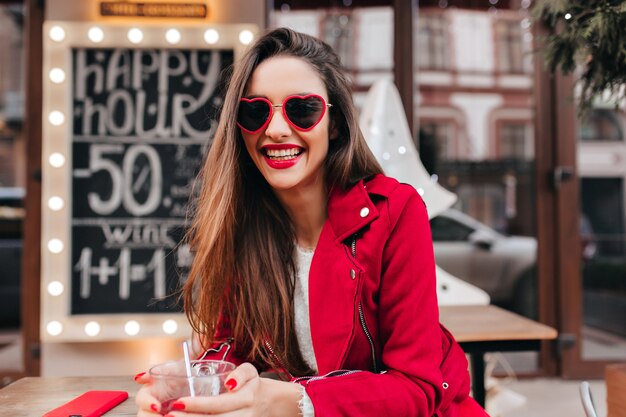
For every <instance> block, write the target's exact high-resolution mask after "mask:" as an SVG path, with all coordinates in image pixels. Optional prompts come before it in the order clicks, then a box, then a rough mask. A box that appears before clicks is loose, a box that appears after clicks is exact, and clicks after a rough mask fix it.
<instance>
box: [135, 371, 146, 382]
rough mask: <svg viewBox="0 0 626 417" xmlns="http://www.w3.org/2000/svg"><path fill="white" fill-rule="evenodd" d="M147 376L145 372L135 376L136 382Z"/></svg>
mask: <svg viewBox="0 0 626 417" xmlns="http://www.w3.org/2000/svg"><path fill="white" fill-rule="evenodd" d="M145 374H146V373H145V372H139V373H138V374H137V375H135V381H136V380H138V379H139V378H141V377H142V376H144V375H145Z"/></svg>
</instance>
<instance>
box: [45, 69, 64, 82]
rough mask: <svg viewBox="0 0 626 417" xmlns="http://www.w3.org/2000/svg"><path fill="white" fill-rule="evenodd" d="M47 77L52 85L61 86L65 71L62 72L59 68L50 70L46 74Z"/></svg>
mask: <svg viewBox="0 0 626 417" xmlns="http://www.w3.org/2000/svg"><path fill="white" fill-rule="evenodd" d="M48 77H49V78H50V81H52V82H53V83H55V84H61V83H62V82H63V81H65V71H63V70H62V69H61V68H52V69H51V70H50V72H49V73H48Z"/></svg>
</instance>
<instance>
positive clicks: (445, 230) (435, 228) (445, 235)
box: [430, 214, 474, 242]
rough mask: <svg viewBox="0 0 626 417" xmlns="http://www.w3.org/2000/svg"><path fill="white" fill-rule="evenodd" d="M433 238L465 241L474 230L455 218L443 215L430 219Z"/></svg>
mask: <svg viewBox="0 0 626 417" xmlns="http://www.w3.org/2000/svg"><path fill="white" fill-rule="evenodd" d="M430 228H431V231H432V234H433V240H434V241H438V242H465V241H467V240H468V238H469V235H470V234H471V233H472V232H473V231H474V230H473V229H471V228H470V227H469V226H466V225H464V224H461V223H459V222H457V221H456V220H454V219H451V218H449V217H446V215H445V214H444V215H441V216H437V217H434V218H433V219H431V221H430Z"/></svg>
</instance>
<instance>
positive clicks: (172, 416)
mask: <svg viewBox="0 0 626 417" xmlns="http://www.w3.org/2000/svg"><path fill="white" fill-rule="evenodd" d="M163 417H176V416H174V415H172V414H166V415H164V416H163Z"/></svg>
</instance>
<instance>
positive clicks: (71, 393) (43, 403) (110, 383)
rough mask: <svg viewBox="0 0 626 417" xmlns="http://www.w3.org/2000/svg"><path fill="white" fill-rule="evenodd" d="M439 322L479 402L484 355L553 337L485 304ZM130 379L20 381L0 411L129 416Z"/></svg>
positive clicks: (456, 309) (5, 394)
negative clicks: (464, 361)
mask: <svg viewBox="0 0 626 417" xmlns="http://www.w3.org/2000/svg"><path fill="white" fill-rule="evenodd" d="M440 315H441V322H442V323H443V324H444V325H445V326H446V327H447V328H448V329H449V330H450V331H451V332H452V334H453V335H454V337H455V338H456V339H457V341H458V342H459V343H460V345H461V346H462V347H463V349H464V350H465V352H466V353H468V354H469V355H470V358H471V361H472V383H473V389H474V398H475V399H476V400H477V401H478V402H479V403H480V404H481V405H483V406H484V403H485V363H484V357H483V355H484V353H487V352H503V351H524V350H539V348H540V344H541V341H542V340H550V339H555V338H556V336H557V332H556V330H554V329H553V328H551V327H548V326H546V325H543V324H541V323H537V322H536V321H533V320H529V319H527V318H525V317H522V316H519V315H517V314H514V313H511V312H508V311H506V310H503V309H501V308H498V307H495V306H492V305H487V306H446V307H440ZM138 389H139V385H137V384H136V383H135V382H134V381H133V379H132V377H131V376H124V377H62V378H58V377H57V378H23V379H20V380H19V381H16V382H14V383H13V384H11V385H9V386H8V387H6V388H3V389H1V390H0V409H1V410H2V414H3V415H7V416H12V417H13V416H20V417H21V416H28V417H31V416H32V417H41V416H42V415H43V414H44V413H45V412H47V411H49V410H51V409H53V408H55V407H58V406H60V405H62V404H64V403H66V402H67V401H69V400H71V399H73V398H75V397H76V396H78V395H80V394H82V393H83V392H85V391H88V390H121V391H127V392H128V395H129V398H128V399H127V400H126V401H124V402H123V403H122V404H120V405H118V406H117V407H115V408H114V409H113V410H111V411H109V412H108V413H106V414H105V416H134V415H136V413H137V407H136V406H135V399H134V396H135V393H136V392H137V390H138Z"/></svg>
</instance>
